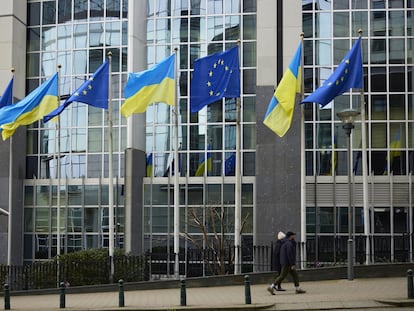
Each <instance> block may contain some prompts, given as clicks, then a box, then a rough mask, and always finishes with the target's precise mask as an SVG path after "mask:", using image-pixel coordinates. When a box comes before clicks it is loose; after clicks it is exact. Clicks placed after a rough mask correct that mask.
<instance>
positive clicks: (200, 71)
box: [190, 46, 240, 112]
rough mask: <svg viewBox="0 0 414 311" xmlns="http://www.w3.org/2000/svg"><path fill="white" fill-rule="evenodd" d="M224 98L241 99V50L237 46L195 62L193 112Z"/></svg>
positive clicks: (191, 101) (192, 91)
mask: <svg viewBox="0 0 414 311" xmlns="http://www.w3.org/2000/svg"><path fill="white" fill-rule="evenodd" d="M223 97H227V98H236V97H240V66H239V49H238V47H237V46H235V47H234V48H231V49H229V50H227V51H224V52H219V53H215V54H212V55H208V56H206V57H202V58H199V59H196V60H195V61H194V74H193V79H192V81H191V87H190V106H191V112H198V111H200V110H201V109H202V108H203V107H204V106H207V105H209V104H212V103H214V102H216V101H218V100H220V99H222V98H223Z"/></svg>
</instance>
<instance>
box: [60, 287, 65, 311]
mask: <svg viewBox="0 0 414 311" xmlns="http://www.w3.org/2000/svg"><path fill="white" fill-rule="evenodd" d="M65 291H66V286H65V283H64V282H60V302H59V308H61V309H64V308H65V307H66V299H65Z"/></svg>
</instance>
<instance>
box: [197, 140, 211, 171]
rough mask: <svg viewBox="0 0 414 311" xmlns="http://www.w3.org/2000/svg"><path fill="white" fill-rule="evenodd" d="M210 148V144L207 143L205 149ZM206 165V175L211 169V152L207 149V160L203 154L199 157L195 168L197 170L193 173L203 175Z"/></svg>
mask: <svg viewBox="0 0 414 311" xmlns="http://www.w3.org/2000/svg"><path fill="white" fill-rule="evenodd" d="M210 149H211V146H210V145H208V146H207V150H210ZM206 165H207V175H208V174H209V173H210V172H211V170H212V169H213V162H212V159H211V153H210V152H209V151H207V160H206V157H205V156H203V157H202V158H201V161H200V163H199V164H198V168H197V171H196V173H195V176H203V175H204V171H205V168H206Z"/></svg>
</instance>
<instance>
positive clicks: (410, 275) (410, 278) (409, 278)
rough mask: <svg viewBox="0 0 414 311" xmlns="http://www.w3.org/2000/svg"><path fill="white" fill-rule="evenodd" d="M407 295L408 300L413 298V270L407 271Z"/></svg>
mask: <svg viewBox="0 0 414 311" xmlns="http://www.w3.org/2000/svg"><path fill="white" fill-rule="evenodd" d="M407 294H408V298H409V299H413V298H414V286H413V270H411V269H408V270H407Z"/></svg>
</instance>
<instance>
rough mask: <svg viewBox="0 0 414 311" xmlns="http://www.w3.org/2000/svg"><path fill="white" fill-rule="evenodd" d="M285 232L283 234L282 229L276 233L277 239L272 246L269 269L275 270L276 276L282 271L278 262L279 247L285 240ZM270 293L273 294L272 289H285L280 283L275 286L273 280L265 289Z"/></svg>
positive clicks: (281, 290)
mask: <svg viewBox="0 0 414 311" xmlns="http://www.w3.org/2000/svg"><path fill="white" fill-rule="evenodd" d="M285 238H286V234H284V233H283V232H282V231H279V233H278V234H277V240H276V243H275V246H274V248H273V257H272V265H271V269H272V271H277V275H276V277H275V280H276V278H277V277H278V276H279V275H280V273H281V271H282V265H281V264H280V249H281V248H282V245H283V243H284V242H285ZM267 290H268V291H269V292H270V293H271V294H272V295H274V290H276V291H279V292H283V291H285V289H283V288H282V285H281V284H279V286H278V287H276V288H275V283H274V282H273V283H272V284H270V286H269V287H268V289H267Z"/></svg>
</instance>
